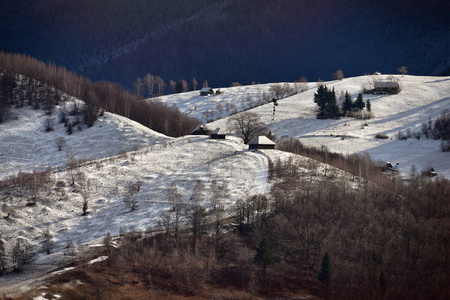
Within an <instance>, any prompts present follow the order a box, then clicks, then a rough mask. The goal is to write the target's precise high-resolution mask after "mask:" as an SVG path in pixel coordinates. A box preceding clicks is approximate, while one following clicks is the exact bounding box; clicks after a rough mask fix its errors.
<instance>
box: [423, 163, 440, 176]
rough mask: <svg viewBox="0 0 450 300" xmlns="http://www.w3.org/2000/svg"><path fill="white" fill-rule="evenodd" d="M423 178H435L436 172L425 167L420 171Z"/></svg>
mask: <svg viewBox="0 0 450 300" xmlns="http://www.w3.org/2000/svg"><path fill="white" fill-rule="evenodd" d="M421 173H422V176H423V177H434V176H437V173H436V171H435V170H434V168H433V167H430V166H427V167H424V168H423V169H422V171H421Z"/></svg>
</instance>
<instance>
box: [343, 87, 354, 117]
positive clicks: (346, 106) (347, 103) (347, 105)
mask: <svg viewBox="0 0 450 300" xmlns="http://www.w3.org/2000/svg"><path fill="white" fill-rule="evenodd" d="M352 107H353V99H352V96H351V95H350V94H349V93H348V92H347V91H345V100H344V103H343V104H342V112H343V113H344V114H346V113H347V112H350V111H352Z"/></svg>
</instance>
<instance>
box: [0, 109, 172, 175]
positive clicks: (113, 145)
mask: <svg viewBox="0 0 450 300" xmlns="http://www.w3.org/2000/svg"><path fill="white" fill-rule="evenodd" d="M18 115H19V117H18V119H17V120H9V121H7V122H4V123H2V124H0V170H1V172H0V179H2V178H5V177H7V176H10V175H13V174H17V173H18V172H19V171H24V172H30V171H33V170H42V169H44V168H46V167H52V168H57V167H64V166H65V165H66V163H67V160H68V154H69V153H70V154H72V155H73V156H75V158H76V159H99V158H104V157H109V156H113V155H118V154H119V152H123V151H131V150H134V149H139V148H142V147H145V146H148V145H153V144H155V143H160V142H163V141H168V140H170V139H171V138H169V137H167V136H165V135H163V134H160V133H158V132H155V131H153V130H151V129H149V128H147V127H145V126H142V125H141V124H139V123H136V122H134V121H132V120H130V119H127V118H125V117H122V116H119V115H115V114H110V113H105V114H104V116H102V117H100V118H99V119H98V120H97V121H96V122H95V124H94V126H93V127H91V128H86V126H83V128H82V131H81V132H80V131H79V130H78V129H77V128H74V129H73V134H71V135H68V134H67V133H66V128H65V127H64V125H63V124H61V123H59V122H57V120H56V117H55V120H54V122H53V123H54V130H53V131H51V132H45V130H44V122H45V120H46V116H45V114H44V112H43V111H42V110H34V109H32V108H22V109H21V110H20V113H18ZM59 137H63V138H64V140H65V145H63V147H62V149H61V151H58V147H57V145H56V144H55V139H57V138H59Z"/></svg>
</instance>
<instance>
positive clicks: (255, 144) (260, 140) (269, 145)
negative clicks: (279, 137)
mask: <svg viewBox="0 0 450 300" xmlns="http://www.w3.org/2000/svg"><path fill="white" fill-rule="evenodd" d="M248 149H275V143H274V142H272V141H271V140H270V139H268V138H267V137H265V136H263V135H261V136H258V137H256V138H254V139H253V140H251V141H250V142H249V143H248Z"/></svg>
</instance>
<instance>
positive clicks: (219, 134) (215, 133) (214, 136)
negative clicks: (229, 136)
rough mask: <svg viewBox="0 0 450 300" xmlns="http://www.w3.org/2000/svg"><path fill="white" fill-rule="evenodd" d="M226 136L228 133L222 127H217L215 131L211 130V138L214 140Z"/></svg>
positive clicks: (222, 138)
mask: <svg viewBox="0 0 450 300" xmlns="http://www.w3.org/2000/svg"><path fill="white" fill-rule="evenodd" d="M225 137H226V133H225V132H224V131H223V130H221V129H220V128H216V129H215V130H214V131H213V132H211V138H212V139H213V140H224V139H225Z"/></svg>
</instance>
